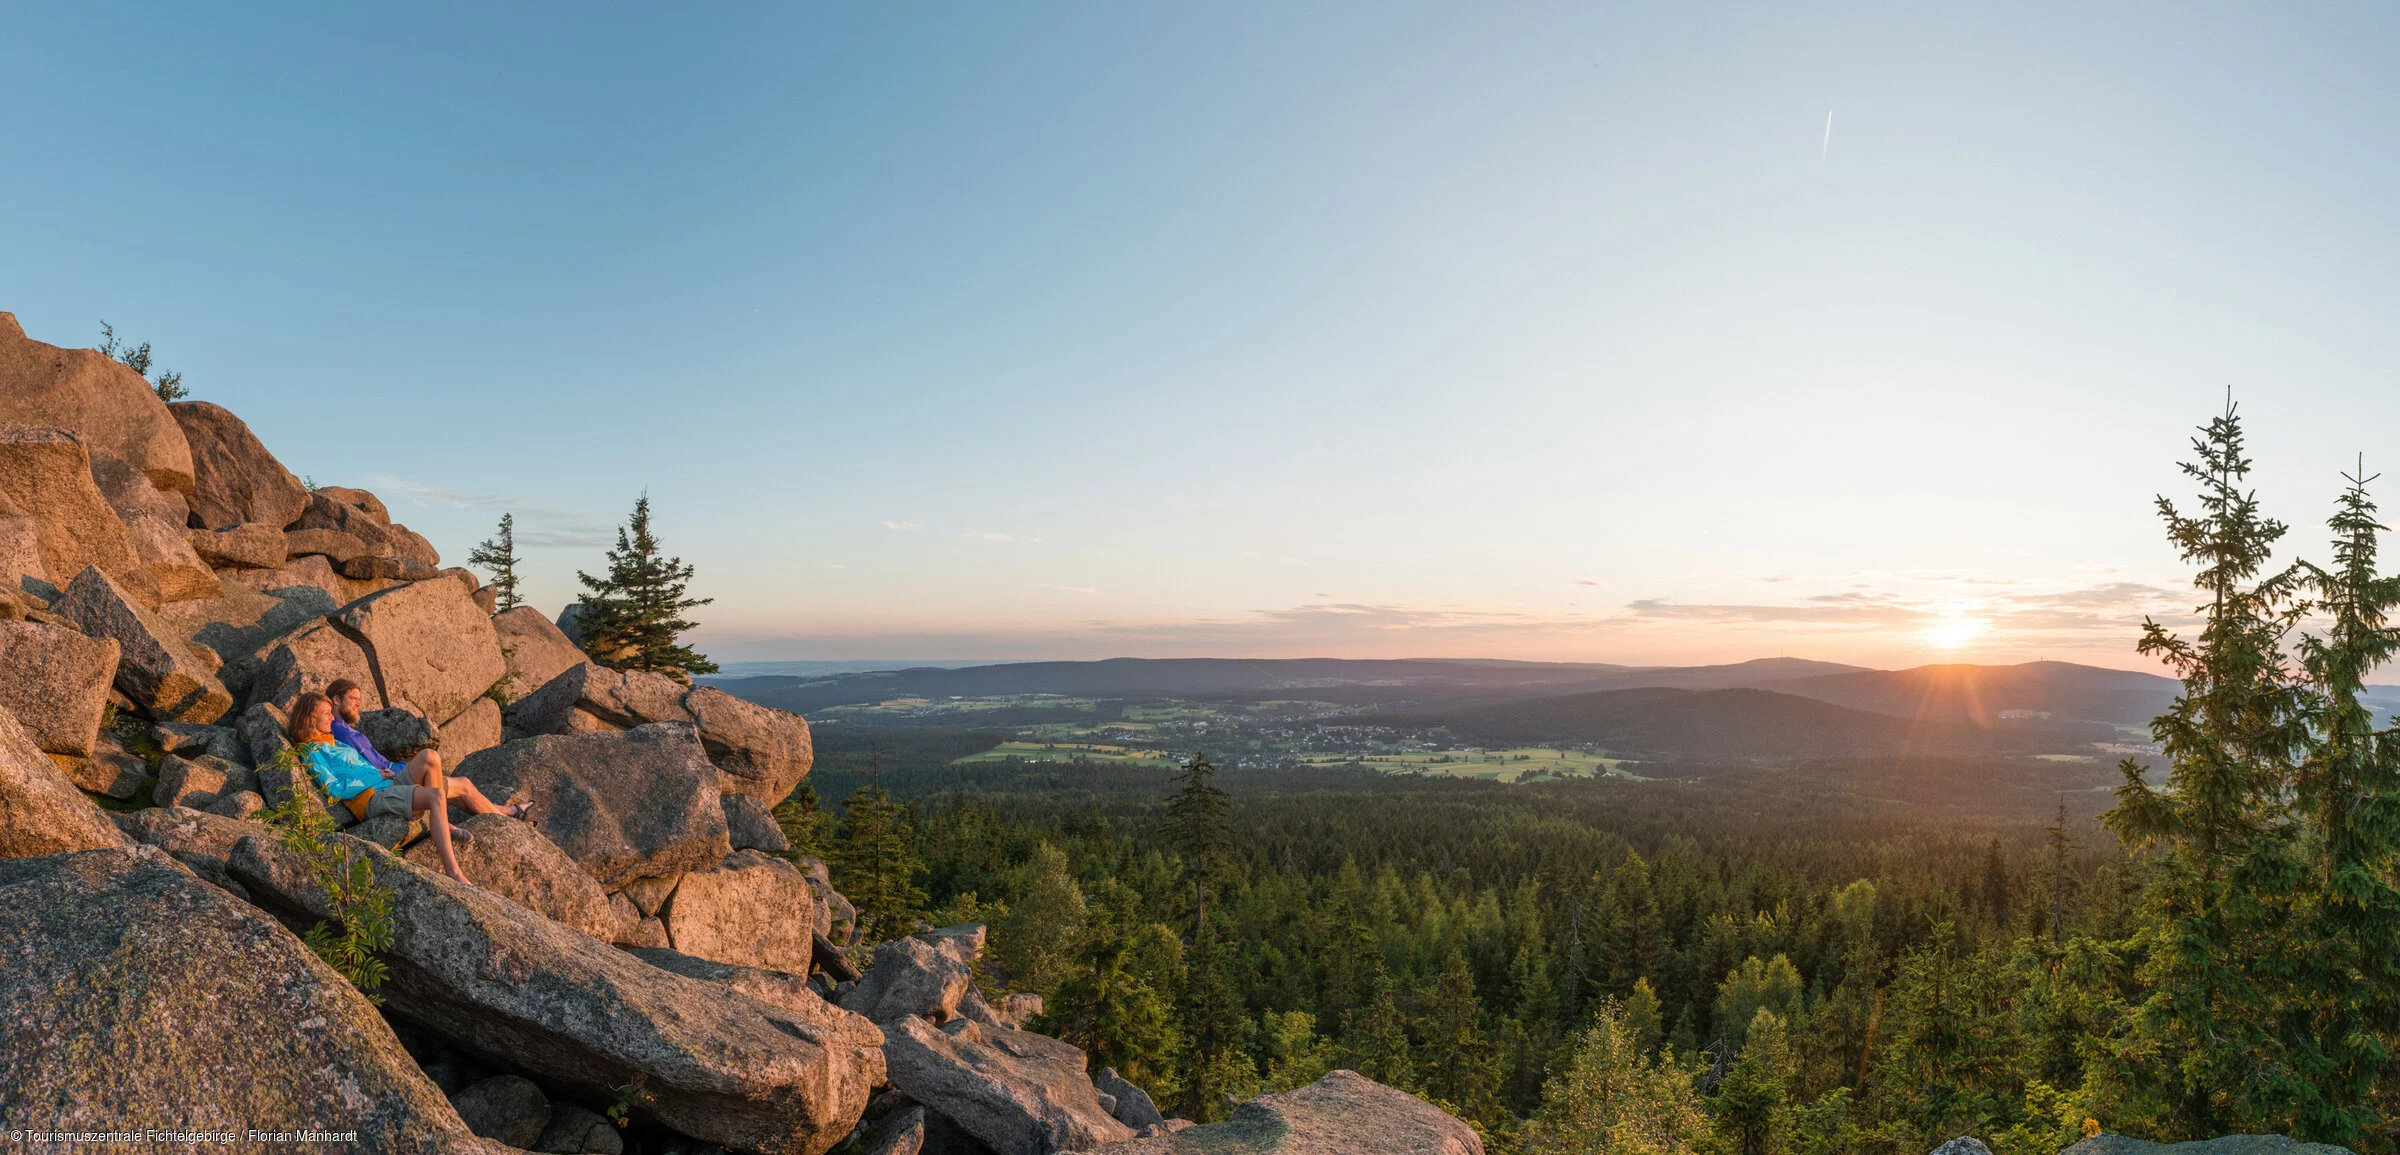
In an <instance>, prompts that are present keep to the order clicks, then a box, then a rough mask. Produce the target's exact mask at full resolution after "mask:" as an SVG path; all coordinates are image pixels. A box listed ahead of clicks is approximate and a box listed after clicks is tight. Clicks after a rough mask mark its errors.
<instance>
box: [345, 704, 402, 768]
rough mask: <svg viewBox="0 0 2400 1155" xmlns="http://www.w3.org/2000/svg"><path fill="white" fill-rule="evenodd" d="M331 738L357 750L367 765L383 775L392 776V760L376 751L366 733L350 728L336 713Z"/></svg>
mask: <svg viewBox="0 0 2400 1155" xmlns="http://www.w3.org/2000/svg"><path fill="white" fill-rule="evenodd" d="M333 740H334V741H336V742H339V743H341V744H342V745H344V746H348V747H349V748H351V749H353V750H356V751H358V756H359V757H361V758H364V759H366V760H367V765H369V766H373V767H374V768H376V769H378V770H381V771H383V776H384V777H386V778H389V777H391V776H392V760H391V759H389V758H386V757H384V756H383V755H381V754H378V753H376V752H375V744H374V743H373V742H369V741H367V736H366V735H364V734H361V733H359V732H358V731H356V730H353V729H351V728H350V723H348V722H345V721H342V719H341V716H340V715H338V714H337V715H335V716H334V719H333Z"/></svg>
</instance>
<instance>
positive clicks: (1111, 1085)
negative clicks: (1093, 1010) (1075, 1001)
mask: <svg viewBox="0 0 2400 1155" xmlns="http://www.w3.org/2000/svg"><path fill="white" fill-rule="evenodd" d="M1033 997H1034V998H1037V999H1038V998H1040V997H1041V996H1040V995H1035V996H1033ZM1092 1086H1093V1088H1094V1089H1096V1090H1098V1091H1099V1092H1100V1093H1101V1094H1103V1095H1106V1096H1108V1097H1109V1098H1110V1099H1113V1100H1115V1101H1116V1105H1115V1106H1114V1107H1111V1108H1109V1112H1108V1113H1109V1114H1111V1115H1114V1116H1116V1117H1117V1122H1119V1123H1123V1124H1125V1125H1126V1126H1128V1127H1131V1128H1133V1129H1134V1130H1135V1131H1136V1132H1139V1131H1141V1130H1143V1129H1144V1128H1148V1127H1156V1126H1158V1125H1159V1124H1161V1123H1164V1122H1166V1121H1167V1117H1166V1115H1165V1114H1164V1113H1162V1112H1161V1111H1159V1109H1158V1104H1157V1103H1155V1102H1152V1101H1151V1099H1150V1092H1148V1091H1145V1090H1143V1089H1141V1088H1140V1087H1137V1086H1134V1085H1133V1083H1132V1081H1131V1080H1129V1079H1127V1078H1125V1077H1124V1076H1123V1075H1119V1074H1118V1073H1117V1069H1116V1068H1115V1067H1102V1068H1100V1077H1099V1078H1097V1079H1094V1080H1092Z"/></svg>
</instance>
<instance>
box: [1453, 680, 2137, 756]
mask: <svg viewBox="0 0 2400 1155" xmlns="http://www.w3.org/2000/svg"><path fill="white" fill-rule="evenodd" d="M1440 722H1441V723H1442V724H1443V725H1445V726H1447V727H1448V728H1449V730H1450V732H1451V733H1453V734H1457V735H1459V736H1461V737H1464V738H1467V739H1469V740H1473V741H1480V742H1482V743H1484V744H1486V745H1491V746H1538V745H1551V744H1576V745H1580V744H1585V743H1589V744H1594V745H1598V746H1600V747H1603V748H1605V749H1607V750H1608V751H1609V752H1611V753H1615V754H1626V755H1649V756H1654V757H1655V756H1666V757H1679V756H1680V757H1692V756H1698V757H1732V758H1808V757H1826V756H1851V755H1881V754H1942V755H1978V754H2040V753H2053V752H2067V751H2081V750H2085V749H2087V748H2088V747H2089V745H2090V743H2092V742H2094V741H2099V740H2105V739H2106V738H2108V737H2110V736H2111V735H2112V734H2113V733H2114V731H2113V730H2112V729H2111V728H2110V727H2108V726H2106V725H2104V724H2101V723H2097V722H2082V721H2064V720H2049V719H2039V718H2025V719H1995V720H1994V721H1991V722H1983V721H1978V720H1976V719H1973V718H1969V717H1964V716H1958V715H1947V714H1929V715H1924V716H1920V717H1914V718H1904V717H1897V716H1894V715H1891V714H1880V713H1874V712H1870V711H1867V710H1855V709H1851V708H1850V707H1847V706H1837V705H1834V704H1833V703H1831V702H1824V701H1819V700H1817V699H1814V698H1804V697H1801V696H1799V695H1796V694H1783V693H1777V692H1775V691H1773V690H1757V689H1726V690H1685V689H1677V688H1674V687H1667V686H1649V687H1641V688H1636V689H1627V690H1601V691H1597V692H1594V693H1588V694H1568V695H1565V696H1562V697H1554V698H1535V699H1531V700H1528V701H1521V702H1509V703H1505V704H1502V705H1498V706H1485V707H1480V708H1477V709H1473V710H1468V711H1464V712H1462V713H1459V714H1456V715H1452V716H1450V717H1447V718H1443V719H1440Z"/></svg>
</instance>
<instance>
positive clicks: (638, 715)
mask: <svg viewBox="0 0 2400 1155" xmlns="http://www.w3.org/2000/svg"><path fill="white" fill-rule="evenodd" d="M513 717H514V719H515V721H516V725H517V728H518V729H519V730H522V731H524V732H525V733H528V734H572V733H585V732H590V731H594V730H604V729H609V728H620V729H621V728H624V727H629V726H638V725H641V724H643V723H647V722H690V723H692V724H693V725H695V726H697V727H699V730H700V741H701V742H702V744H704V745H705V746H707V748H708V757H709V760H710V761H712V762H714V763H716V765H717V769H718V771H719V772H720V773H721V774H722V775H723V779H722V785H723V788H724V790H725V792H726V793H728V794H747V795H750V796H751V797H753V798H756V799H758V800H759V801H760V802H763V803H765V804H767V805H768V806H770V807H772V806H774V805H775V804H776V803H778V802H781V801H783V800H784V799H785V798H786V797H788V796H789V795H790V794H791V792H792V788H793V787H795V786H798V785H799V784H800V779H802V778H804V777H806V776H807V775H808V770H809V767H810V766H811V765H812V764H814V762H815V759H816V755H815V748H814V746H813V744H812V743H811V741H810V738H809V733H808V722H807V721H806V720H805V719H803V718H801V717H800V716H799V715H798V714H793V713H790V712H787V711H784V710H776V709H770V708H768V707H766V706H761V705H758V704H756V703H753V702H745V701H742V700H741V699H739V698H736V697H734V696H733V695H731V694H728V693H726V692H724V691H723V690H719V689H716V688H714V687H711V686H698V687H691V686H685V685H684V684H683V683H681V682H678V681H676V680H675V679H673V678H670V677H667V676H665V675H663V674H649V673H643V672H642V671H639V670H612V669H609V668H607V667H605V666H601V665H598V664H595V663H591V662H584V663H580V664H578V665H574V666H570V667H568V668H567V669H566V670H565V671H563V672H561V673H560V674H559V675H558V676H557V677H555V678H552V679H550V681H549V682H547V683H545V684H544V685H543V686H542V688H541V689H539V690H536V691H534V692H533V693H532V694H529V695H527V696H526V697H525V698H524V699H523V700H522V701H519V702H518V703H517V704H516V707H515V710H514V711H513Z"/></svg>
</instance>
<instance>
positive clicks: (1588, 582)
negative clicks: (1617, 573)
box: [1575, 578, 1608, 589]
mask: <svg viewBox="0 0 2400 1155" xmlns="http://www.w3.org/2000/svg"><path fill="white" fill-rule="evenodd" d="M1575 584H1576V585H1579V586H1591V587H1593V588H1594V589H1607V588H1608V583H1607V582H1596V581H1593V580H1592V579H1590V578H1576V579H1575Z"/></svg>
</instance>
